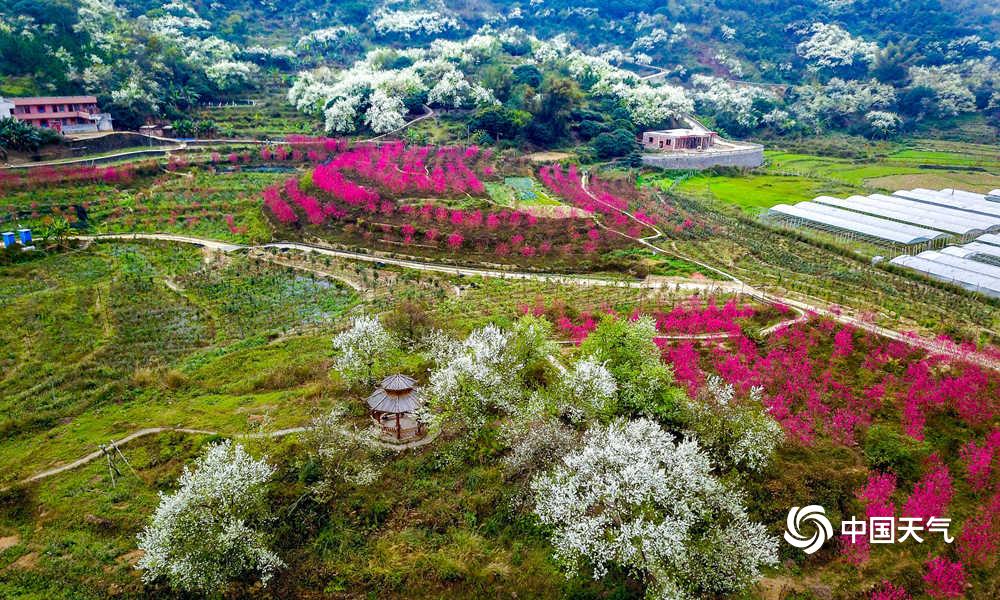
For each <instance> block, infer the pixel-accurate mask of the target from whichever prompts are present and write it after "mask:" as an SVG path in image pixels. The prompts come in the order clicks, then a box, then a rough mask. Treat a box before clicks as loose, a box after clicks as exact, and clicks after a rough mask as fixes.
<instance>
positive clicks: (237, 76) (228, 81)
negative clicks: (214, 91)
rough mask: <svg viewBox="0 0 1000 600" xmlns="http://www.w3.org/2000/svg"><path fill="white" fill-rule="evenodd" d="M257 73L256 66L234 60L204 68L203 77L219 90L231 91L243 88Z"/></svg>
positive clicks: (258, 70)
mask: <svg viewBox="0 0 1000 600" xmlns="http://www.w3.org/2000/svg"><path fill="white" fill-rule="evenodd" d="M259 72H260V69H259V68H258V67H257V65H255V64H253V63H250V62H244V61H236V60H224V61H220V62H216V63H213V64H211V65H208V67H206V68H205V75H206V76H207V77H208V78H209V80H211V81H212V83H214V84H215V85H217V86H218V87H219V89H220V90H232V89H236V88H239V87H241V86H244V85H246V84H247V83H248V82H250V81H251V79H253V77H254V76H255V75H257V73H259Z"/></svg>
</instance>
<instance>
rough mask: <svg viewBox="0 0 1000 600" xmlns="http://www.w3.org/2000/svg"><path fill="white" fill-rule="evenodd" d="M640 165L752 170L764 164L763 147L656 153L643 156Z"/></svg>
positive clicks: (664, 167) (661, 167)
mask: <svg viewBox="0 0 1000 600" xmlns="http://www.w3.org/2000/svg"><path fill="white" fill-rule="evenodd" d="M642 164H644V165H647V166H650V167H657V168H659V169H677V170H684V169H698V170H701V169H710V168H712V167H746V168H754V167H759V166H761V165H762V164H764V147H763V146H750V147H747V148H740V149H737V150H725V151H722V152H676V153H674V152H658V153H656V154H643V155H642Z"/></svg>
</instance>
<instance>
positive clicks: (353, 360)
mask: <svg viewBox="0 0 1000 600" xmlns="http://www.w3.org/2000/svg"><path fill="white" fill-rule="evenodd" d="M333 350H334V353H335V356H334V359H333V369H334V370H335V371H337V372H338V373H339V374H340V376H341V377H342V378H343V379H344V381H346V382H348V383H349V384H352V385H354V384H359V383H369V382H371V381H373V379H374V378H375V375H376V374H377V372H378V371H379V370H380V369H381V368H382V367H383V366H384V365H385V363H386V361H387V360H388V359H389V358H390V357H391V355H392V354H393V352H395V350H396V340H395V338H393V336H392V334H390V333H389V332H388V331H387V330H386V329H385V327H383V326H382V322H381V321H379V319H378V317H376V316H371V315H363V316H360V317H356V318H355V319H354V321H352V323H351V326H350V327H349V328H348V329H346V330H345V331H342V332H341V333H338V334H337V335H335V336H334V337H333Z"/></svg>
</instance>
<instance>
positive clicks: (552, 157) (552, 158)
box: [528, 152, 574, 162]
mask: <svg viewBox="0 0 1000 600" xmlns="http://www.w3.org/2000/svg"><path fill="white" fill-rule="evenodd" d="M573 156H574V155H573V154H570V153H569V152H532V153H531V154H529V155H528V159H529V160H531V161H532V162H556V161H560V160H567V159H570V158H573Z"/></svg>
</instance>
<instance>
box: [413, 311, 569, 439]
mask: <svg viewBox="0 0 1000 600" xmlns="http://www.w3.org/2000/svg"><path fill="white" fill-rule="evenodd" d="M550 335H551V325H550V324H549V323H548V322H547V321H545V320H542V319H537V318H535V317H531V316H525V317H522V318H521V319H519V320H518V321H517V322H516V323H515V324H514V325H513V327H511V328H510V329H509V330H504V329H501V328H499V327H497V326H496V325H487V326H486V327H482V328H480V329H476V330H475V331H473V332H472V333H470V334H469V336H468V337H467V338H465V340H463V341H456V340H450V339H448V338H445V337H443V336H441V335H439V334H438V335H435V336H434V339H433V340H432V342H431V343H430V344H429V345H430V351H429V354H430V358H431V360H432V361H433V362H434V365H435V367H434V369H432V370H431V373H430V378H429V385H428V386H427V392H428V393H429V396H430V400H431V405H432V407H433V409H434V410H435V411H436V412H437V413H438V414H439V415H442V416H444V417H445V418H447V419H449V421H450V422H455V423H456V424H457V425H465V426H467V427H468V429H470V430H475V429H478V428H480V427H482V426H483V425H485V424H486V423H487V421H488V420H489V419H490V418H491V417H492V416H495V415H500V414H511V413H513V412H514V411H515V409H517V408H518V407H519V406H520V405H521V404H523V403H524V401H525V400H526V399H527V397H528V395H529V394H528V392H527V390H526V387H525V384H526V382H525V377H526V376H527V375H529V374H531V373H534V372H536V371H537V370H538V369H540V368H544V365H545V364H547V361H548V356H549V355H550V354H551V353H552V350H553V343H552V341H551V339H550Z"/></svg>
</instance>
